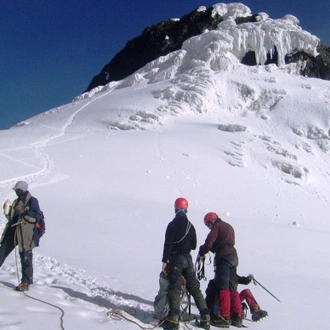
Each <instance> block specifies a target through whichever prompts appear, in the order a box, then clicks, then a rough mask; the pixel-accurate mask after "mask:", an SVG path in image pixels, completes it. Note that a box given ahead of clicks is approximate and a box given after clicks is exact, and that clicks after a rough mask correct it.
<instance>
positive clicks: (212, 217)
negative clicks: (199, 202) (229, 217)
mask: <svg viewBox="0 0 330 330" xmlns="http://www.w3.org/2000/svg"><path fill="white" fill-rule="evenodd" d="M218 219H219V217H218V215H217V214H216V213H215V212H209V213H207V214H206V215H205V217H204V223H205V226H207V227H208V228H209V229H212V228H213V225H214V223H215V222H216V221H217V220H218Z"/></svg>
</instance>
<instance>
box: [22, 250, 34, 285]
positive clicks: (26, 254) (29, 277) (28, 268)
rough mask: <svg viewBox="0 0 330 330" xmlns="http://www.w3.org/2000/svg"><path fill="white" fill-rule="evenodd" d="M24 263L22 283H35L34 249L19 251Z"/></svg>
mask: <svg viewBox="0 0 330 330" xmlns="http://www.w3.org/2000/svg"><path fill="white" fill-rule="evenodd" d="M19 255H20V257H21V265H22V279H21V282H22V283H27V284H28V285H30V284H33V253H32V250H29V251H23V252H20V253H19Z"/></svg>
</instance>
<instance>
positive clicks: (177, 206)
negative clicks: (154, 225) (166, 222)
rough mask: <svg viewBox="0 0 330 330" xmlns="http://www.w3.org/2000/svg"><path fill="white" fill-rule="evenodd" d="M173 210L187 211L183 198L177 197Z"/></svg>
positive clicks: (185, 201)
mask: <svg viewBox="0 0 330 330" xmlns="http://www.w3.org/2000/svg"><path fill="white" fill-rule="evenodd" d="M174 208H175V209H178V210H179V209H187V208H188V201H187V200H186V199H185V198H183V197H179V198H177V199H176V200H175V202H174Z"/></svg>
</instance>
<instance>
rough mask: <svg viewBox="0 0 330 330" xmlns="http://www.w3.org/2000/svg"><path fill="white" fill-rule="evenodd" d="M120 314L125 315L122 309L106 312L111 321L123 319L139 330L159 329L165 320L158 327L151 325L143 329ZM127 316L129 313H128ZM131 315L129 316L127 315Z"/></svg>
mask: <svg viewBox="0 0 330 330" xmlns="http://www.w3.org/2000/svg"><path fill="white" fill-rule="evenodd" d="M122 312H125V313H127V312H126V311H125V310H124V309H120V308H115V309H110V310H109V311H108V312H107V315H108V316H109V317H110V318H112V319H113V320H115V321H121V320H122V319H124V320H125V321H128V322H131V323H134V324H135V325H137V326H138V327H139V328H140V329H142V330H151V329H157V328H158V327H160V326H161V325H162V324H163V323H164V322H165V319H164V320H163V321H162V322H160V323H159V324H158V325H153V327H152V328H147V327H144V326H141V325H140V324H139V323H137V322H136V321H134V320H132V319H130V318H128V317H127V316H125V315H123V314H122ZM128 314H129V313H128ZM129 315H131V314H129Z"/></svg>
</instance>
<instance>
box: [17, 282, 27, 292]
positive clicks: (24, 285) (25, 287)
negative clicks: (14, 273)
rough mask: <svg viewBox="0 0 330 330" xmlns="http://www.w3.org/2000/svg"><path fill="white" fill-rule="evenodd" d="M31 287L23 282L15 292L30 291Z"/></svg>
mask: <svg viewBox="0 0 330 330" xmlns="http://www.w3.org/2000/svg"><path fill="white" fill-rule="evenodd" d="M29 286H30V284H29V283H26V282H22V283H21V284H19V285H18V286H17V287H16V288H15V290H16V291H29Z"/></svg>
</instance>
